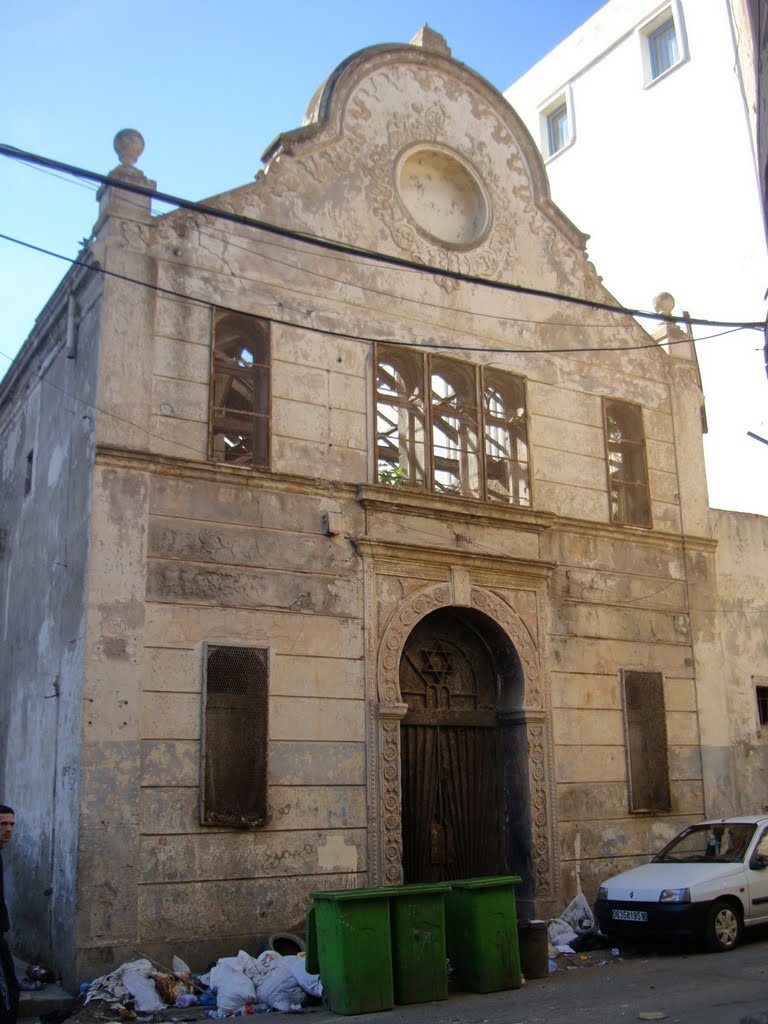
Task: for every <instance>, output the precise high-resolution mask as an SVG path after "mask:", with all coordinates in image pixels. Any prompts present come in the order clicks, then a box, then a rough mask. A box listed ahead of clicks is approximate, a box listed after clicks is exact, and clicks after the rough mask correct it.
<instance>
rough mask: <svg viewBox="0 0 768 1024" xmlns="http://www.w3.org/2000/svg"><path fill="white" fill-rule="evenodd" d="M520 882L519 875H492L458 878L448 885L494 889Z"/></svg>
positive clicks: (460, 887) (457, 887) (452, 886)
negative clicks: (488, 876)
mask: <svg viewBox="0 0 768 1024" xmlns="http://www.w3.org/2000/svg"><path fill="white" fill-rule="evenodd" d="M521 882H522V878H521V877H520V875H492V876H491V877H490V878H460V879H457V880H456V881H454V882H451V883H450V885H451V888H452V889H494V888H501V887H502V886H509V885H519V884H520V883H521Z"/></svg>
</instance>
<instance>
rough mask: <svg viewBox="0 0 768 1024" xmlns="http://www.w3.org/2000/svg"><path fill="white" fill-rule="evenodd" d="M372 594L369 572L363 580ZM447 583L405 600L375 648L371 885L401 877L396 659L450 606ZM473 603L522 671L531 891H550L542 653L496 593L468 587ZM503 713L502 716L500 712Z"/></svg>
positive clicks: (402, 709)
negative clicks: (504, 639)
mask: <svg viewBox="0 0 768 1024" xmlns="http://www.w3.org/2000/svg"><path fill="white" fill-rule="evenodd" d="M368 584H369V596H370V597H373V593H374V585H373V573H371V574H370V575H369V577H368ZM454 596H455V595H454V593H453V590H452V586H451V585H449V584H443V583H441V584H438V585H436V586H432V587H430V588H428V589H427V590H424V591H422V592H420V593H418V594H416V595H414V596H412V597H411V598H409V599H408V600H406V601H405V602H404V603H403V604H402V605H401V606H400V607H399V608H398V609H397V611H396V612H395V613H394V614H393V615H392V617H391V618H390V620H389V622H388V623H387V625H386V627H385V629H384V633H383V636H382V640H381V644H380V647H379V656H378V670H377V672H376V685H377V694H378V700H379V703H378V706H377V709H376V713H375V715H374V717H373V719H372V726H373V731H374V733H375V736H376V750H375V751H374V752H373V755H372V758H371V761H370V762H369V783H370V785H371V789H372V792H375V793H376V794H377V798H376V799H377V802H378V813H377V814H376V815H375V821H374V822H372V829H373V840H372V849H371V854H372V856H371V874H372V880H373V881H374V882H382V883H385V884H390V885H396V884H399V883H400V882H402V878H403V874H402V828H401V799H402V787H401V760H400V722H401V720H402V719H403V718H404V717H405V714H406V712H407V705H405V704H403V703H402V699H401V694H400V679H399V676H400V657H401V654H402V651H403V647H404V645H405V642H406V640H407V638H408V635H409V634H410V632H411V631H412V629H413V627H414V626H415V625H416V623H417V622H418V621H419V620H421V619H422V618H423V617H424V616H425V615H428V614H429V613H430V612H433V611H436V610H438V609H439V608H444V607H448V606H455V601H454ZM470 604H471V607H472V608H474V609H476V610H477V611H480V612H482V613H483V614H485V615H487V616H488V617H489V618H491V619H492V620H493V621H495V622H496V623H497V625H499V626H500V627H501V628H502V629H503V630H504V632H505V633H506V635H507V636H508V637H509V638H510V640H511V642H512V643H513V645H514V647H515V650H516V651H517V654H518V657H519V658H520V662H521V664H522V668H523V675H524V698H523V705H524V707H523V708H522V709H520V710H519V712H518V714H519V715H520V724H521V725H523V726H524V728H525V730H526V738H527V744H528V756H529V767H530V781H529V787H530V805H531V831H532V838H533V855H534V856H533V860H534V872H535V886H536V895H537V897H539V898H547V897H550V896H552V895H553V892H554V885H555V883H554V881H553V880H554V879H555V871H554V868H555V867H556V864H555V863H554V858H555V855H554V853H553V849H554V843H553V838H552V836H553V828H552V814H551V808H552V806H553V802H552V793H551V781H550V780H551V778H552V765H551V763H550V761H551V744H550V742H549V734H548V722H547V713H546V707H545V699H544V692H543V685H542V680H541V666H540V660H539V653H538V651H537V648H536V645H535V643H534V642H533V639H532V638H531V635H530V633H529V631H528V629H527V628H526V626H525V625H524V623H523V622H522V621H521V620H520V619H519V617H518V616H517V615H515V613H514V611H513V610H512V609H511V608H510V607H509V606H508V605H507V604H505V602H504V601H502V600H501V598H499V597H498V596H496V595H495V594H493V593H490V592H489V591H486V590H481V589H480V588H478V587H472V588H471V589H470ZM504 717H506V716H504Z"/></svg>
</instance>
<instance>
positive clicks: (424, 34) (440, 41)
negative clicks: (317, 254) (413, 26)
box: [410, 22, 451, 57]
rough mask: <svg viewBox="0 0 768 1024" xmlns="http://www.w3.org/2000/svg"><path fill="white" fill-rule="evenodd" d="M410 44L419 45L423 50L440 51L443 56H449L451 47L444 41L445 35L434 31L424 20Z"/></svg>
mask: <svg viewBox="0 0 768 1024" xmlns="http://www.w3.org/2000/svg"><path fill="white" fill-rule="evenodd" d="M410 45H411V46H420V47H421V48H422V49H423V50H431V51H432V52H433V53H442V54H443V56H444V57H450V56H451V48H450V46H449V45H448V43H447V42H446V41H445V36H441V35H440V33H439V32H435V30H434V29H433V28H430V27H429V25H427V23H426V22H424V27H423V28H420V29H419V31H418V32H417V33H416V35H415V36H414V37H413V39H412V40H411V42H410Z"/></svg>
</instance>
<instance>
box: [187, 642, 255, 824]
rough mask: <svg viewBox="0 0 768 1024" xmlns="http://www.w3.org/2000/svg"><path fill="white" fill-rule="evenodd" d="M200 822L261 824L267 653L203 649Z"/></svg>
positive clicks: (215, 647) (249, 649) (214, 647)
mask: <svg viewBox="0 0 768 1024" xmlns="http://www.w3.org/2000/svg"><path fill="white" fill-rule="evenodd" d="M202 736H203V741H202V745H203V751H202V754H203V756H202V793H201V815H200V818H201V821H202V824H203V825H221V826H231V827H234V828H252V827H256V826H258V825H263V824H264V823H265V822H266V821H267V744H268V738H269V671H268V651H267V650H266V649H264V648H258V647H234V646H232V647H230V646H224V645H219V644H216V645H213V644H211V645H208V646H207V647H206V649H205V679H204V686H203V722H202Z"/></svg>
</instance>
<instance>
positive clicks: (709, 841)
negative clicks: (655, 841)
mask: <svg viewBox="0 0 768 1024" xmlns="http://www.w3.org/2000/svg"><path fill="white" fill-rule="evenodd" d="M754 833H755V826H754V825H750V824H748V823H746V822H739V823H734V824H725V823H724V824H715V825H694V826H693V827H692V828H687V829H686V830H685V831H684V832H681V833H680V835H679V836H676V837H675V838H674V839H673V840H672V842H671V843H667V845H666V846H665V847H664V849H663V850H661V851H660V852H659V853H657V854H656V856H655V857H654V858H653V861H652V863H654V864H668V863H673V862H675V861H685V862H686V863H691V862H697V861H715V862H718V863H721V864H736V863H739V862H741V861H743V860H744V854H745V853H746V851H747V847H748V846H749V841H750V839H751V838H752V836H753V835H754Z"/></svg>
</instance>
